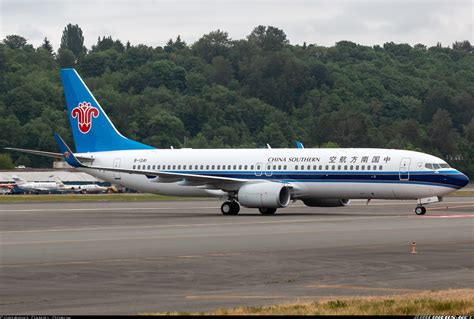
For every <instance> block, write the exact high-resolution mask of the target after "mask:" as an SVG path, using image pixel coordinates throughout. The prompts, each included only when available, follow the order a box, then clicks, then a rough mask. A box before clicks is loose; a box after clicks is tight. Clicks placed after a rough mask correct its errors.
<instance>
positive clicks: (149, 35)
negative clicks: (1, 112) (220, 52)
mask: <svg viewBox="0 0 474 319" xmlns="http://www.w3.org/2000/svg"><path fill="white" fill-rule="evenodd" d="M473 15H474V0H444V1H439V0H418V1H409V0H344V1H343V0H332V1H331V0H312V1H310V0H285V1H283V0H240V1H236V0H219V1H217V0H215V1H211V0H204V1H191V0H174V1H173V0H113V1H112V0H94V1H92V0H0V39H4V38H5V36H6V35H9V34H18V35H21V36H23V37H25V38H26V39H27V40H28V43H31V44H33V45H34V46H35V47H36V46H39V45H40V44H41V43H42V41H43V39H44V38H45V37H47V38H48V39H49V40H50V41H51V43H52V44H53V47H54V48H55V49H57V48H58V47H59V44H60V41H61V34H62V31H63V29H64V27H65V26H66V25H67V24H68V23H72V24H78V25H79V26H80V27H81V29H82V31H83V34H84V38H85V45H86V47H87V48H91V46H92V45H93V44H95V43H96V42H97V38H98V37H99V36H100V37H102V36H109V35H110V36H112V38H113V39H119V40H121V41H122V42H123V43H126V42H127V41H130V43H131V44H132V45H136V44H146V45H149V46H153V47H156V46H164V45H165V44H166V42H167V41H168V40H169V39H170V38H173V39H175V38H176V37H177V36H178V35H180V36H181V39H182V40H184V41H185V42H187V43H188V44H192V43H194V42H195V41H197V40H198V39H199V38H200V37H201V36H202V35H204V34H206V33H209V32H211V31H214V30H217V29H220V30H223V31H226V32H228V34H229V37H230V38H231V39H235V40H237V39H243V38H245V37H246V36H247V35H249V34H250V33H251V32H252V30H253V28H255V27H256V26H258V25H265V26H267V25H271V26H274V27H277V28H280V29H282V30H283V31H284V32H285V33H286V35H287V38H288V40H289V41H290V43H291V44H303V42H306V43H307V44H311V43H312V44H317V45H322V46H333V45H334V44H335V43H336V42H338V41H341V40H348V41H352V42H355V43H358V44H362V45H369V46H372V45H376V44H380V45H381V44H383V43H385V42H390V41H393V42H395V43H409V44H411V45H414V44H417V43H422V44H425V45H427V46H433V45H436V43H437V42H441V44H442V45H443V46H450V45H451V44H452V43H453V42H455V41H462V40H469V41H470V42H471V43H472V42H474V41H473Z"/></svg>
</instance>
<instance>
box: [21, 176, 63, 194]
mask: <svg viewBox="0 0 474 319" xmlns="http://www.w3.org/2000/svg"><path fill="white" fill-rule="evenodd" d="M13 180H14V181H15V184H14V185H15V187H16V188H18V189H19V190H21V191H23V192H27V193H36V194H38V193H49V192H61V191H64V189H63V188H62V186H61V184H60V183H58V182H57V181H55V182H27V181H25V180H24V179H22V178H20V177H19V176H13Z"/></svg>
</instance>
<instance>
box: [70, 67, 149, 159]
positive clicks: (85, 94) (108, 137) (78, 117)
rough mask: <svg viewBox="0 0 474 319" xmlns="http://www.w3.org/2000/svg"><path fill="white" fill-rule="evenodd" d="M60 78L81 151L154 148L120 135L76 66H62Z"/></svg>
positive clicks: (74, 133)
mask: <svg viewBox="0 0 474 319" xmlns="http://www.w3.org/2000/svg"><path fill="white" fill-rule="evenodd" d="M61 81H62V83H63V87H64V95H65V96H66V104H67V109H68V114H69V120H70V121H71V127H72V133H73V137H74V144H75V145H76V151H77V152H78V153H87V152H102V151H117V150H138V149H152V148H153V147H151V146H149V145H145V144H142V143H139V142H136V141H133V140H130V139H128V138H126V137H125V136H123V135H122V134H120V132H119V131H117V129H116V128H115V126H114V125H113V124H112V122H111V121H110V119H109V117H108V116H107V114H105V112H104V110H103V109H102V107H101V106H100V104H99V103H98V102H97V100H96V99H95V98H94V96H93V95H92V93H91V92H90V91H89V89H88V88H87V86H86V84H85V83H84V81H82V79H81V77H80V76H79V74H77V72H76V70H74V69H62V70H61Z"/></svg>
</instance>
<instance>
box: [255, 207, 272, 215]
mask: <svg viewBox="0 0 474 319" xmlns="http://www.w3.org/2000/svg"><path fill="white" fill-rule="evenodd" d="M258 211H259V212H260V214H262V215H273V214H275V213H276V211H277V209H276V208H265V207H261V208H259V209H258Z"/></svg>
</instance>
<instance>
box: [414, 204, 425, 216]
mask: <svg viewBox="0 0 474 319" xmlns="http://www.w3.org/2000/svg"><path fill="white" fill-rule="evenodd" d="M425 213H426V208H425V207H424V206H421V205H418V206H416V208H415V214H417V215H424V214H425Z"/></svg>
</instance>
